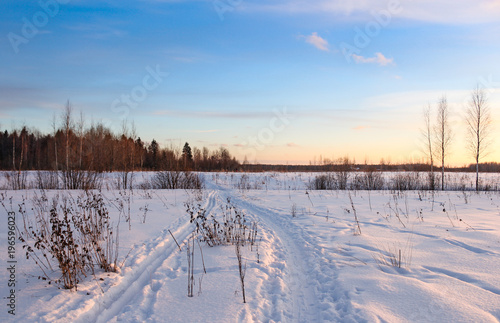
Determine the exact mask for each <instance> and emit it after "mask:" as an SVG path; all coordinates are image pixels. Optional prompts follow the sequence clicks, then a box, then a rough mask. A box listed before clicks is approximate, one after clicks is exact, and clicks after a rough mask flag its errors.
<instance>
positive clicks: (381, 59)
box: [352, 53, 394, 66]
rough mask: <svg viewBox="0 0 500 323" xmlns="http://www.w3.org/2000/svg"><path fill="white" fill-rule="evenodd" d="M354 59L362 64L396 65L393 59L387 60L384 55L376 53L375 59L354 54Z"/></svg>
mask: <svg viewBox="0 0 500 323" xmlns="http://www.w3.org/2000/svg"><path fill="white" fill-rule="evenodd" d="M352 58H353V59H354V61H355V62H356V63H361V64H378V65H380V66H386V65H390V64H391V65H392V64H394V59H393V58H387V57H385V56H384V55H383V54H382V53H375V57H363V56H361V55H356V54H352Z"/></svg>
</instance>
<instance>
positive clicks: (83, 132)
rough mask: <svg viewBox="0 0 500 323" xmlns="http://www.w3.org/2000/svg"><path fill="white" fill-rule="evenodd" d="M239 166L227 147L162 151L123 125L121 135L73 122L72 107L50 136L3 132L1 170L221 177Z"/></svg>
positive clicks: (58, 119) (57, 120) (25, 131)
mask: <svg viewBox="0 0 500 323" xmlns="http://www.w3.org/2000/svg"><path fill="white" fill-rule="evenodd" d="M238 166H239V163H238V161H237V160H236V159H235V158H234V157H233V156H231V154H230V153H229V151H228V150H227V149H226V148H225V147H220V148H218V149H215V150H209V149H208V148H207V147H203V148H202V149H198V148H196V147H195V148H191V147H190V145H189V144H188V143H186V144H185V145H184V147H183V148H182V149H181V148H180V147H161V146H160V145H159V144H158V142H157V141H156V140H155V139H153V140H152V141H151V142H145V141H143V140H142V139H141V138H140V137H139V136H138V135H137V132H136V129H135V126H134V124H133V123H132V124H128V123H126V122H124V123H123V125H122V129H121V131H120V132H119V133H114V132H113V131H112V130H111V129H110V128H109V127H107V126H106V125H104V124H103V123H102V122H91V123H90V124H89V125H87V124H86V122H85V118H84V115H83V113H80V115H79V116H77V117H75V116H74V111H73V109H72V107H71V104H70V103H69V102H68V103H67V104H66V107H65V109H64V111H63V112H62V114H61V115H59V116H56V115H54V117H53V119H52V133H45V134H43V133H41V132H40V131H38V130H36V129H31V128H28V127H26V126H23V127H22V128H21V129H20V130H11V131H10V132H9V131H8V130H4V131H2V132H0V169H2V170H15V171H21V170H54V171H70V170H74V171H94V172H113V171H121V172H131V171H143V170H153V171H170V170H176V171H186V170H194V171H220V170H234V169H236V168H237V167H238Z"/></svg>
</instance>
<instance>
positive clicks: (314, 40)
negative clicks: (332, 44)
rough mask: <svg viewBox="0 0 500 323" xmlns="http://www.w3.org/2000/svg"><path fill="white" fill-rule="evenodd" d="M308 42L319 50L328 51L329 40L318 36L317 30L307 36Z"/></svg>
mask: <svg viewBox="0 0 500 323" xmlns="http://www.w3.org/2000/svg"><path fill="white" fill-rule="evenodd" d="M306 42H307V43H309V44H311V45H313V46H314V47H316V48H317V49H319V50H323V51H326V52H328V51H329V49H328V41H326V40H325V39H324V38H322V37H321V36H318V33H317V32H313V33H312V34H311V35H309V36H306Z"/></svg>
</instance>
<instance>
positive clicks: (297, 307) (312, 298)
mask: <svg viewBox="0 0 500 323" xmlns="http://www.w3.org/2000/svg"><path fill="white" fill-rule="evenodd" d="M217 191H218V192H219V193H221V194H224V195H226V196H230V198H231V201H232V202H235V204H236V205H238V206H239V207H240V208H241V209H242V210H245V212H246V214H247V215H251V216H252V217H254V218H256V219H257V220H258V221H259V222H260V224H259V227H260V229H261V231H262V230H264V231H265V232H267V233H268V234H271V235H273V236H274V239H276V240H277V241H278V244H279V245H281V248H280V247H279V246H276V248H277V255H278V256H279V257H280V258H281V260H282V261H283V262H284V263H285V264H286V269H287V271H288V274H289V277H285V279H286V281H287V284H286V286H288V288H289V289H290V293H291V295H290V298H291V299H290V302H289V303H290V304H289V306H290V307H291V309H289V311H288V312H289V313H290V314H289V315H287V317H285V318H283V319H282V320H281V319H280V320H278V321H285V322H323V321H342V322H351V321H352V322H363V321H366V320H365V319H364V318H363V317H362V315H360V314H359V313H358V310H356V309H354V308H353V306H352V304H351V299H350V296H349V294H348V292H346V291H343V290H342V288H341V286H340V284H339V283H338V280H337V278H338V273H337V267H336V265H335V264H334V263H331V262H329V261H328V260H327V258H326V257H324V253H325V252H326V251H325V250H324V249H323V248H321V247H320V246H318V245H317V240H316V239H314V238H313V237H311V236H310V235H308V234H307V233H306V232H305V231H304V229H303V228H300V227H298V226H296V225H295V224H293V220H292V219H291V217H286V218H285V217H283V216H282V215H280V214H279V213H277V211H273V210H272V209H269V208H263V207H261V206H258V205H256V204H255V203H252V202H249V201H248V199H246V198H245V197H244V196H241V195H240V196H235V195H232V194H231V193H234V191H231V192H230V191H227V190H226V189H225V188H223V187H217ZM280 250H281V251H280ZM271 290H272V288H271ZM263 296H264V297H269V296H270V299H271V300H272V301H274V297H276V295H263ZM334 304H335V305H334ZM269 318H270V319H272V320H274V321H277V320H275V318H276V317H275V316H272V315H271V317H269Z"/></svg>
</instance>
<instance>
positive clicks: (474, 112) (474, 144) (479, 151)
mask: <svg viewBox="0 0 500 323" xmlns="http://www.w3.org/2000/svg"><path fill="white" fill-rule="evenodd" d="M465 122H466V124H467V130H468V137H469V138H468V139H469V143H468V149H469V151H470V153H471V155H472V157H474V160H475V161H476V191H478V190H479V159H480V158H481V157H483V156H484V155H485V154H486V149H487V148H488V144H489V142H488V139H489V133H490V128H491V110H490V108H489V106H488V100H487V98H486V93H485V92H484V90H483V89H482V88H480V87H479V86H477V87H476V88H475V89H474V90H472V93H471V98H470V101H469V104H468V106H467V109H466V111H465Z"/></svg>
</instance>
